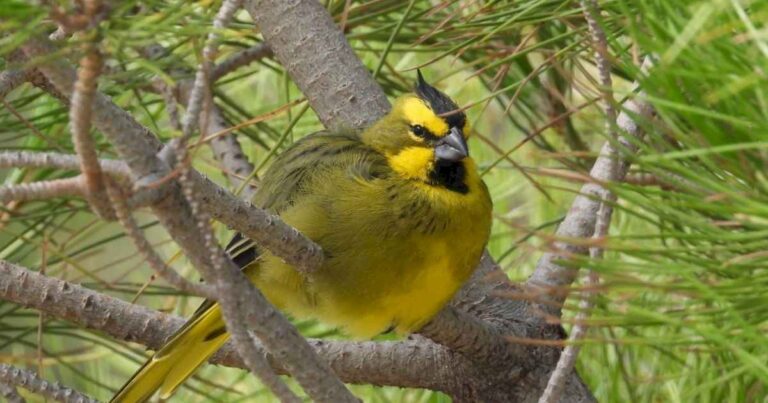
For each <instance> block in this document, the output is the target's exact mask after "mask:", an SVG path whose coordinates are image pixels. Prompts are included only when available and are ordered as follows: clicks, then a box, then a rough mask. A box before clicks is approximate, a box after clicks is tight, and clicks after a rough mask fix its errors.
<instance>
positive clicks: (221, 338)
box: [111, 303, 229, 403]
mask: <svg viewBox="0 0 768 403" xmlns="http://www.w3.org/2000/svg"><path fill="white" fill-rule="evenodd" d="M206 305H208V306H206ZM227 339H229V333H227V331H226V327H225V325H224V321H223V319H222V317H221V310H220V309H219V304H213V303H207V304H205V305H203V306H202V307H201V308H200V309H199V310H198V312H197V313H196V314H195V316H194V317H193V318H192V319H190V321H189V322H187V324H186V325H184V327H182V328H181V329H179V331H178V332H177V333H176V335H175V336H174V337H173V339H171V341H169V342H168V343H166V345H165V346H163V347H162V348H161V349H160V350H158V351H157V352H156V353H155V355H154V356H152V359H150V360H149V361H147V363H146V364H144V366H143V367H142V368H141V369H140V370H139V371H138V372H136V374H134V375H133V377H132V378H131V379H130V380H129V381H128V382H127V383H126V384H125V385H124V386H123V388H122V389H121V390H120V391H119V392H118V393H117V394H116V395H115V397H113V398H112V400H111V402H115V403H117V402H120V403H139V402H145V401H147V400H148V399H149V398H150V397H152V395H153V394H154V393H155V391H157V390H158V389H159V390H160V395H161V397H162V398H168V397H170V395H171V394H172V393H173V392H174V391H175V390H176V388H178V387H179V386H180V385H181V384H182V383H183V382H184V381H185V380H186V379H187V378H189V377H190V376H191V375H192V374H193V373H194V372H195V370H196V369H197V368H198V367H199V366H200V365H202V364H203V363H204V362H205V361H206V360H207V359H208V358H209V357H210V356H212V355H213V354H214V353H215V352H216V351H217V350H218V349H219V348H220V347H221V346H222V345H223V344H224V343H225V342H226V341H227Z"/></svg>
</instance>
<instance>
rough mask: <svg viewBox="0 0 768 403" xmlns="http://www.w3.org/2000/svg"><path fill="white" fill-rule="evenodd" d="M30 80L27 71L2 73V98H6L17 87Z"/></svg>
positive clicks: (0, 79) (0, 92) (5, 71)
mask: <svg viewBox="0 0 768 403" xmlns="http://www.w3.org/2000/svg"><path fill="white" fill-rule="evenodd" d="M28 79H29V73H28V72H27V71H26V70H4V71H2V72H0V98H5V97H6V96H7V95H8V94H9V93H10V92H11V91H13V90H14V89H15V88H16V87H18V86H20V85H21V84H24V83H25V82H26V81H27V80H28Z"/></svg>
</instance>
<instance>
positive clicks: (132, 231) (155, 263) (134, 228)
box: [106, 179, 215, 299]
mask: <svg viewBox="0 0 768 403" xmlns="http://www.w3.org/2000/svg"><path fill="white" fill-rule="evenodd" d="M106 186H107V194H108V195H109V198H110V200H111V201H112V206H113V207H114V209H115V214H116V216H117V219H118V220H119V221H120V224H122V225H123V228H125V232H126V234H127V235H128V237H129V238H131V240H132V241H133V244H134V245H135V246H136V249H137V250H138V251H139V253H141V254H142V255H143V256H144V260H146V261H147V263H149V266H150V267H152V269H154V270H155V272H156V273H157V274H158V275H159V276H160V277H162V278H163V279H165V280H166V281H167V282H168V283H170V284H171V285H172V286H174V287H176V289H178V290H181V291H183V292H186V293H189V294H193V295H198V296H201V297H205V298H210V299H214V298H215V294H214V292H213V290H212V289H211V287H210V286H208V285H206V284H203V283H196V282H191V281H189V280H187V279H185V278H184V277H182V276H181V275H179V273H177V272H176V271H175V270H174V269H172V268H170V267H168V265H167V264H165V262H164V261H163V259H162V258H161V257H160V256H158V254H157V252H155V250H154V248H152V244H151V243H150V242H149V241H148V240H147V238H146V237H144V234H143V233H142V230H141V228H139V226H138V224H136V221H135V220H134V219H133V217H131V213H130V211H129V209H128V206H127V205H126V202H125V195H124V194H123V192H122V191H121V190H120V187H119V186H118V185H117V184H115V183H112V182H111V181H110V180H109V179H107V180H106Z"/></svg>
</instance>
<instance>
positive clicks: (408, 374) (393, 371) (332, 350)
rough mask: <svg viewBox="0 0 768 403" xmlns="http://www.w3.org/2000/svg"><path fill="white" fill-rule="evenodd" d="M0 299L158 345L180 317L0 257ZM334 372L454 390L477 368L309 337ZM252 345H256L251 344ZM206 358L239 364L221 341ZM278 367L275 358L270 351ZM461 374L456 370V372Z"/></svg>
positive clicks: (427, 354) (421, 344)
mask: <svg viewBox="0 0 768 403" xmlns="http://www.w3.org/2000/svg"><path fill="white" fill-rule="evenodd" d="M0 299H3V300H6V301H10V302H13V303H16V304H19V305H22V306H25V307H29V308H34V309H37V310H39V311H41V312H44V313H45V314H46V315H50V316H51V317H56V318H60V319H64V320H68V321H70V322H72V323H75V324H77V325H79V326H82V327H84V328H88V329H92V330H96V331H100V332H103V333H106V334H108V335H109V336H111V337H113V338H115V339H117V340H123V341H130V342H135V343H140V344H143V345H145V346H147V347H148V348H150V349H155V350H156V349H158V348H160V347H162V346H163V344H164V343H165V341H166V340H167V339H168V338H169V337H171V336H172V335H173V334H174V333H175V332H176V330H177V329H178V328H179V327H181V326H182V325H183V324H184V323H185V321H186V320H185V319H184V318H181V317H178V316H175V315H169V314H165V313H161V312H158V311H154V310H152V309H149V308H146V307H144V306H141V305H133V304H130V303H128V302H125V301H122V300H119V299H116V298H113V297H110V296H108V295H105V294H101V293H98V292H95V291H92V290H89V289H86V288H83V287H81V286H79V285H76V284H72V283H69V282H66V281H63V280H59V279H55V278H51V277H46V276H44V275H41V274H39V273H36V272H32V271H29V270H28V269H25V268H23V267H21V266H18V265H15V264H13V263H10V262H7V261H2V260H0ZM309 343H310V345H311V346H312V347H313V349H314V350H315V352H316V353H317V354H318V355H319V356H320V357H322V358H323V360H325V361H326V362H327V363H329V365H330V366H331V368H332V369H333V371H334V373H336V374H337V375H338V376H339V377H341V379H342V380H344V381H345V382H349V383H360V384H373V385H382V386H384V385H390V386H401V387H417V388H428V389H433V390H441V391H444V392H446V393H456V392H457V391H458V390H460V388H462V387H463V384H462V383H461V380H462V379H463V376H464V375H466V376H470V375H471V374H472V373H474V372H477V370H476V369H475V368H474V367H473V366H472V364H471V363H470V362H469V361H467V360H466V359H464V358H463V357H461V356H460V355H458V354H454V353H452V352H450V351H449V350H448V349H446V348H445V347H442V346H440V345H437V344H434V343H430V342H427V341H424V340H407V341H403V342H361V343H358V342H347V341H324V340H309ZM257 347H258V346H257ZM211 362H212V363H217V364H222V365H227V366H232V367H238V368H244V364H243V362H242V359H241V358H240V356H239V355H238V353H237V351H236V350H235V348H234V347H233V345H232V343H231V342H230V343H227V344H226V345H225V346H224V347H223V348H222V349H221V350H220V351H219V352H218V353H217V354H216V355H215V356H214V357H213V358H212V359H211ZM270 363H271V364H272V365H273V366H274V368H275V370H276V371H278V372H279V373H286V369H285V367H284V366H283V365H282V363H281V361H280V360H279V359H275V358H274V357H270ZM460 375H461V376H460Z"/></svg>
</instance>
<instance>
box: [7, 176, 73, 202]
mask: <svg viewBox="0 0 768 403" xmlns="http://www.w3.org/2000/svg"><path fill="white" fill-rule="evenodd" d="M69 196H77V197H83V196H85V190H84V188H83V177H82V176H75V177H72V178H66V179H54V180H48V181H38V182H32V183H22V184H20V185H9V186H2V187H0V202H2V203H8V202H10V201H31V200H44V199H51V198H55V197H69Z"/></svg>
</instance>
